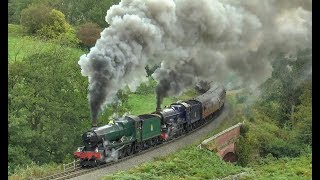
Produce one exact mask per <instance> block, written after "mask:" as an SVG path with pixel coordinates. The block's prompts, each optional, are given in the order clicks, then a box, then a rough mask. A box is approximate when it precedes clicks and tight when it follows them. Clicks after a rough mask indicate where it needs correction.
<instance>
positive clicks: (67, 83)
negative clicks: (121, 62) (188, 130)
mask: <svg viewBox="0 0 320 180" xmlns="http://www.w3.org/2000/svg"><path fill="white" fill-rule="evenodd" d="M118 2H119V0H101V1H96V0H95V1H87V0H41V1H40V0H9V2H8V21H9V24H8V160H9V161H8V178H9V179H14V180H19V179H28V178H29V179H30V178H39V177H44V176H47V175H50V174H53V173H55V172H58V171H61V170H62V164H63V163H69V162H71V161H73V154H72V153H73V152H74V151H75V150H76V149H77V147H78V146H81V144H82V142H81V134H82V133H83V132H85V131H86V130H88V129H89V128H90V127H91V120H90V110H89V106H88V95H87V94H88V79H87V78H86V77H83V76H82V75H81V68H80V66H79V65H78V60H79V58H80V56H81V55H82V54H85V53H88V52H89V51H88V50H89V49H90V48H91V47H93V46H94V44H95V41H96V39H98V38H99V37H100V34H99V32H101V30H102V29H104V28H105V27H107V26H108V24H107V23H105V19H104V17H105V14H106V11H107V9H109V7H110V6H112V5H113V4H116V3H118ZM76 7H77V8H76ZM158 67H159V65H155V66H153V67H148V66H147V67H146V73H147V78H148V79H147V81H146V82H145V83H142V84H141V85H140V86H139V87H138V88H137V90H136V91H135V92H131V91H130V90H129V88H125V89H123V90H120V91H118V93H117V98H118V100H119V101H117V102H115V103H113V104H111V105H109V106H108V107H107V108H106V109H104V110H103V111H102V112H101V114H100V115H99V119H98V121H99V124H98V125H103V124H105V123H107V122H108V121H109V120H110V119H112V118H116V117H118V116H122V115H124V114H125V113H130V114H134V115H138V114H144V113H150V112H153V111H154V110H155V108H156V97H155V93H154V90H155V87H156V81H155V80H153V79H152V77H151V74H152V73H153V72H154V70H155V69H156V68H158ZM311 67H312V50H310V49H301V50H300V51H299V52H298V56H297V57H296V58H295V59H292V58H290V57H287V56H286V55H285V54H279V55H278V57H277V58H275V59H274V61H273V63H272V68H273V72H272V74H271V75H270V77H269V78H268V79H267V80H266V81H265V82H263V83H262V84H261V85H260V86H259V87H258V88H257V89H255V90H254V91H252V90H251V89H250V88H247V87H239V88H238V87H237V88H236V89H234V90H231V89H230V91H227V99H226V102H227V103H228V107H229V109H230V113H229V114H228V116H227V118H226V119H225V120H224V121H223V122H222V123H221V124H220V126H219V127H217V128H216V129H215V130H213V131H212V132H210V133H209V134H207V135H205V136H204V137H202V138H201V139H198V140H195V142H194V143H193V144H190V145H189V146H187V147H185V148H182V149H180V150H179V151H177V152H176V153H173V154H171V155H169V156H166V157H159V158H155V160H154V161H152V162H147V163H143V164H141V165H139V166H137V167H133V168H132V169H130V170H128V171H125V172H124V171H121V172H117V173H115V174H110V175H107V176H105V177H104V178H103V179H217V178H224V177H228V176H230V175H235V174H239V173H244V175H242V176H241V177H239V178H240V179H311V178H312V170H311V167H312V152H311V149H312V78H311V75H312V70H311ZM226 81H228V82H232V83H235V82H236V81H237V77H236V76H235V75H234V74H233V75H231V76H230V77H226ZM196 95H197V93H196V91H195V90H193V89H190V90H188V91H186V92H185V93H183V94H181V95H180V96H177V97H168V98H165V99H164V101H163V104H162V107H164V106H168V105H169V104H170V103H172V102H176V101H178V100H186V99H189V98H192V97H194V96H196ZM238 122H244V124H245V125H244V126H243V128H242V129H241V132H242V133H241V136H240V138H239V140H238V141H237V142H236V145H237V156H238V162H237V163H236V164H231V163H227V162H224V161H222V160H221V159H220V158H219V157H218V156H217V155H216V154H214V153H213V152H210V151H206V150H204V149H199V148H198V147H197V146H198V144H199V143H200V142H201V141H202V140H204V139H206V138H208V137H210V136H212V135H214V134H216V133H218V132H220V131H222V130H224V129H226V128H228V127H230V126H232V125H234V124H236V123H238Z"/></svg>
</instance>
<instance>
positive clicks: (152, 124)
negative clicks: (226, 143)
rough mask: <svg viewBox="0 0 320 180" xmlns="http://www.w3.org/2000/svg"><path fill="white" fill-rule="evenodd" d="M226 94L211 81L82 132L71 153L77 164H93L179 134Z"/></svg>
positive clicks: (205, 118) (200, 121)
mask: <svg viewBox="0 0 320 180" xmlns="http://www.w3.org/2000/svg"><path fill="white" fill-rule="evenodd" d="M225 97H226V90H225V88H224V87H223V86H221V85H218V84H215V85H213V86H212V87H211V88H210V89H209V90H208V91H207V92H205V93H204V94H202V95H200V96H197V97H196V98H194V99H191V100H188V101H182V102H176V103H172V104H171V105H170V107H167V108H164V109H162V110H160V109H157V111H156V112H154V113H151V114H143V115H138V116H125V117H122V118H120V119H118V120H116V121H115V122H114V124H107V125H105V126H101V127H98V128H95V129H92V130H90V131H88V132H86V133H84V134H83V135H82V139H83V143H84V146H83V147H79V148H78V150H77V151H76V152H74V156H75V158H77V159H80V160H81V166H83V167H84V166H97V165H99V164H102V163H106V162H110V161H117V160H118V159H121V158H123V157H125V156H130V155H131V154H134V153H137V152H139V151H142V150H144V149H147V148H149V147H151V146H156V145H158V144H161V143H162V142H164V141H168V140H170V139H173V138H175V137H178V136H181V135H182V134H185V133H187V132H189V131H191V130H193V129H194V128H196V127H198V126H200V125H201V124H203V123H205V122H206V121H208V120H209V119H211V118H212V117H213V115H214V114H215V113H217V112H218V111H219V110H220V109H222V107H223V105H224V102H225Z"/></svg>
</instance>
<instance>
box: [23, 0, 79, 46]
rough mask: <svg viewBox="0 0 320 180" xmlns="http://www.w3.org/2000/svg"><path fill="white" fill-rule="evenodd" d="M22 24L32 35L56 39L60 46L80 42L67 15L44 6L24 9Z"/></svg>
mask: <svg viewBox="0 0 320 180" xmlns="http://www.w3.org/2000/svg"><path fill="white" fill-rule="evenodd" d="M21 24H22V25H23V26H25V27H26V28H27V30H28V32H29V33H30V34H33V35H37V36H40V37H42V38H45V39H54V40H56V41H57V42H59V43H60V44H64V45H75V44H78V42H79V40H78V39H77V37H76V35H75V30H74V29H73V28H72V26H71V25H70V24H69V23H68V22H67V21H66V19H65V15H64V14H63V13H62V12H60V11H58V10H56V9H52V8H51V7H49V6H46V5H43V4H39V5H33V6H29V7H28V8H26V9H24V10H23V11H22V13H21Z"/></svg>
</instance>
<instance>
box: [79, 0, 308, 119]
mask: <svg viewBox="0 0 320 180" xmlns="http://www.w3.org/2000/svg"><path fill="white" fill-rule="evenodd" d="M311 4H312V1H310V0H307V1H302V0H291V1H284V0H278V1H273V0H269V1H260V0H250V1H248V0H198V1H195V0H161V1H159V0H122V1H121V2H120V4H119V5H115V6H112V7H111V8H110V9H109V10H108V12H107V16H106V21H107V22H108V24H110V26H109V27H108V28H106V29H104V31H103V32H102V33H101V38H100V39H99V40H98V41H97V42H96V45H95V47H93V48H92V49H91V50H90V52H89V53H88V54H85V55H83V56H81V58H80V60H79V64H80V66H81V69H82V71H81V72H82V74H83V75H84V76H88V78H89V100H90V107H91V111H92V116H93V118H96V117H97V114H98V112H99V111H100V109H101V108H103V107H104V106H105V105H107V104H109V103H111V102H112V101H113V98H114V96H115V94H116V92H117V91H118V90H119V89H121V88H123V87H124V86H125V85H127V84H128V85H129V87H130V88H131V89H132V90H135V88H136V87H137V86H138V85H139V84H140V83H141V82H142V81H144V80H145V76H146V72H145V69H144V67H145V66H146V65H147V64H149V65H152V64H160V63H161V67H160V68H159V69H158V70H156V71H155V73H154V74H153V77H154V78H155V79H156V80H157V82H158V86H157V89H156V91H157V95H158V99H159V100H160V101H161V99H162V98H163V97H165V96H168V95H176V94H179V93H181V92H182V91H183V90H185V88H188V87H191V86H194V85H195V83H196V82H197V81H198V80H199V79H203V80H208V81H221V80H223V79H224V78H225V77H226V76H228V75H230V73H233V74H236V75H237V76H238V77H239V78H240V79H241V82H240V83H241V84H245V85H250V86H257V85H258V84H259V83H261V82H262V81H264V80H265V79H266V78H267V77H269V76H270V75H271V72H272V67H271V62H272V60H273V59H274V57H275V56H276V55H277V54H279V53H280V52H282V53H287V54H291V55H293V56H294V55H295V53H296V50H298V49H301V48H311V42H312V40H311V39H312V32H311V28H312V21H311V19H312V18H311V17H312V10H311ZM238 83H239V82H238ZM160 101H159V102H160Z"/></svg>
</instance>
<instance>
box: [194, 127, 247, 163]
mask: <svg viewBox="0 0 320 180" xmlns="http://www.w3.org/2000/svg"><path fill="white" fill-rule="evenodd" d="M241 125H242V123H238V124H236V125H234V126H232V127H229V128H228V129H226V130H224V131H222V132H220V133H218V134H216V135H214V136H212V137H210V138H208V139H206V140H204V141H202V143H201V144H200V147H201V148H204V149H208V150H210V151H214V152H216V153H217V155H218V156H220V158H221V159H223V160H225V161H229V162H235V161H237V156H236V154H235V150H236V147H235V142H236V140H237V139H238V138H239V136H240V127H241Z"/></svg>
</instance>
